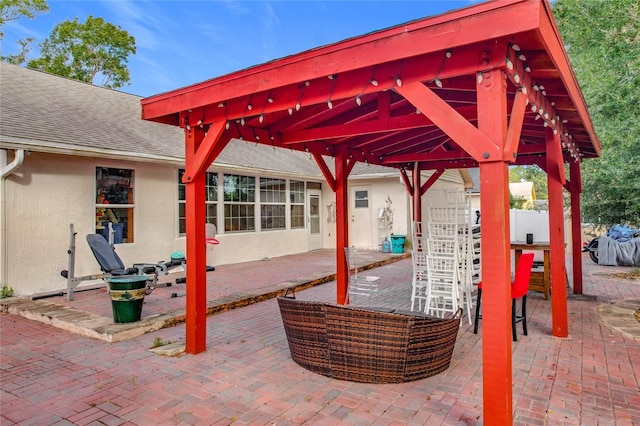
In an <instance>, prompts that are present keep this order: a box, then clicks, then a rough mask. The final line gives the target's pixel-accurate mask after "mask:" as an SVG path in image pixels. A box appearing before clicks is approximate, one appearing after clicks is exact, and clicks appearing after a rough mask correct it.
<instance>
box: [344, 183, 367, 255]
mask: <svg viewBox="0 0 640 426" xmlns="http://www.w3.org/2000/svg"><path fill="white" fill-rule="evenodd" d="M371 211H372V208H371V186H369V185H367V186H352V187H351V190H350V191H349V216H351V222H349V245H350V246H354V247H356V248H365V249H371V248H373V231H372V225H371V223H372V221H371V220H372V219H371Z"/></svg>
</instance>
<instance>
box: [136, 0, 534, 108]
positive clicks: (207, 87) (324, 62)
mask: <svg viewBox="0 0 640 426" xmlns="http://www.w3.org/2000/svg"><path fill="white" fill-rule="evenodd" d="M514 4H515V5H517V11H516V10H514V8H513V7H508V6H511V5H514ZM539 9H540V4H539V3H538V2H522V1H515V0H509V1H508V0H503V1H502V2H488V3H483V4H480V5H476V6H474V7H470V8H467V9H465V10H460V11H453V12H450V13H448V14H446V15H440V16H436V17H430V18H426V19H423V20H418V21H414V22H410V23H407V24H403V25H400V26H397V27H394V28H390V29H387V30H383V31H378V32H375V33H371V34H367V35H365V36H362V37H357V38H353V39H349V40H346V41H343V42H340V43H336V44H333V45H329V46H325V47H322V48H318V49H313V50H309V51H307V52H303V53H300V54H297V55H292V56H290V57H286V58H283V59H279V60H275V61H271V62H269V63H266V64H263V65H260V66H256V67H252V68H248V69H246V70H243V71H239V72H236V73H233V74H229V75H227V76H223V77H219V78H216V79H212V80H208V81H206V82H203V83H199V84H195V85H192V86H190V87H186V88H183V89H178V90H175V91H173V92H169V93H164V94H160V95H156V96H154V97H151V98H147V99H143V100H142V107H143V118H144V119H147V120H148V119H154V118H158V117H162V116H165V115H170V114H174V113H176V112H178V111H186V110H189V109H192V110H193V109H195V108H197V107H201V106H204V105H206V104H214V105H215V104H218V103H219V102H223V101H226V100H228V99H232V98H235V97H238V96H249V95H251V94H253V93H256V92H265V93H267V92H269V91H272V90H275V89H277V88H280V87H283V86H285V85H290V84H298V83H300V82H304V81H308V80H313V79H316V78H318V77H326V76H328V75H334V74H342V73H346V72H348V71H353V70H357V69H362V68H366V67H374V66H376V65H378V64H384V63H390V62H393V61H399V60H405V61H409V60H411V58H414V57H419V56H420V55H423V54H430V53H431V54H439V52H444V51H445V50H447V49H456V50H464V49H465V48H466V47H467V46H470V45H473V44H474V43H479V42H484V41H485V40H496V39H499V38H501V37H504V36H509V35H511V34H513V32H514V31H517V32H524V31H530V30H535V29H536V28H537V27H538V25H539V23H538V21H537V19H536V18H537V16H539V15H540V13H539ZM496 22H500V23H501V25H496V24H495V23H496ZM461 28H464V29H465V30H464V31H460V29H461ZM461 56H462V55H461ZM319 58H321V60H319ZM452 59H455V56H454V57H453V58H452ZM421 62H422V68H424V66H425V64H428V61H421ZM437 64H438V63H437ZM485 65H486V64H485ZM490 67H491V65H487V68H490ZM416 68H417V67H416ZM403 69H404V66H403ZM446 71H447V68H446V67H444V69H443V70H442V73H445V72H446ZM396 74H397V71H394V72H393V73H392V74H391V77H392V78H394V77H395V76H396ZM385 77H387V76H386V75H384V76H381V77H379V81H380V83H382V82H383V81H384V79H385ZM431 78H433V77H431ZM360 87H362V86H360ZM354 96H355V94H354ZM325 101H326V98H325ZM294 104H295V100H294V103H293V104H292V105H294Z"/></svg>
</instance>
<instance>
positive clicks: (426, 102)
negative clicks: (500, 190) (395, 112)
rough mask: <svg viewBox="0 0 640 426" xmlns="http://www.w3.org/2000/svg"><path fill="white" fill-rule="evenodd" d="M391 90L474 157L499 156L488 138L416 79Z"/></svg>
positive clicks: (483, 158)
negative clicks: (415, 81)
mask: <svg viewBox="0 0 640 426" xmlns="http://www.w3.org/2000/svg"><path fill="white" fill-rule="evenodd" d="M395 90H396V91H397V92H398V93H400V94H401V95H402V96H404V97H405V98H406V99H407V100H408V101H409V102H411V103H412V104H413V105H415V106H416V108H418V109H419V110H420V111H421V112H422V113H423V114H424V115H425V116H426V117H428V118H429V119H430V120H431V121H433V123H434V124H435V125H436V126H438V127H439V128H440V129H442V131H444V132H445V133H446V134H447V135H449V137H450V138H451V139H453V141H454V142H455V143H456V144H457V145H458V146H460V147H461V148H462V149H464V150H465V151H466V152H468V153H469V155H471V157H473V159H475V160H476V161H485V160H487V159H490V160H491V161H496V160H498V159H502V153H501V152H500V151H499V150H498V146H497V145H496V144H495V143H494V142H493V141H492V140H491V139H489V138H488V137H487V136H486V135H485V134H484V133H483V132H481V131H479V130H478V128H476V127H475V126H474V125H473V124H471V123H469V121H468V120H467V119H466V118H464V117H463V116H462V115H460V113H458V111H456V110H455V109H453V108H452V107H451V106H449V104H447V103H446V102H445V101H444V100H442V98H440V97H439V96H438V95H436V94H435V93H433V91H432V90H431V89H429V88H427V87H426V86H425V85H424V84H422V83H420V82H417V83H409V84H403V85H402V87H396V88H395ZM505 102H506V96H505ZM505 118H506V114H505Z"/></svg>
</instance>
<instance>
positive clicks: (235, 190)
mask: <svg viewBox="0 0 640 426" xmlns="http://www.w3.org/2000/svg"><path fill="white" fill-rule="evenodd" d="M222 189H223V193H224V200H223V201H224V231H225V232H240V231H255V229H256V223H255V222H256V215H255V201H256V178H255V177H253V176H242V175H232V174H225V175H224V177H223V186H222Z"/></svg>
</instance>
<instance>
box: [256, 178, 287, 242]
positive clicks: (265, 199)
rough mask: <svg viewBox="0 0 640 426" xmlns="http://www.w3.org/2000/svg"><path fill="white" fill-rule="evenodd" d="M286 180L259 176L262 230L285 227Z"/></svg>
mask: <svg viewBox="0 0 640 426" xmlns="http://www.w3.org/2000/svg"><path fill="white" fill-rule="evenodd" d="M286 202H287V182H286V181H285V180H284V179H270V178H260V227H261V229H262V230H265V231H266V230H271V229H286V227H287V224H286Z"/></svg>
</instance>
